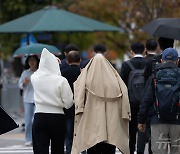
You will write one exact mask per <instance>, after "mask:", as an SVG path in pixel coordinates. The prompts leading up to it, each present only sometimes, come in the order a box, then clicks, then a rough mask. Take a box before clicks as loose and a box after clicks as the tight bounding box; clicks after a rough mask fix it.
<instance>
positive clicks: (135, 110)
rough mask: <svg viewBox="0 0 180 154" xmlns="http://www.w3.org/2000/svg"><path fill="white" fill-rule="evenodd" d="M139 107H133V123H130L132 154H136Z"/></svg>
mask: <svg viewBox="0 0 180 154" xmlns="http://www.w3.org/2000/svg"><path fill="white" fill-rule="evenodd" d="M138 112H139V107H138V106H137V107H131V121H130V122H129V148H130V154H134V151H135V149H136V148H135V146H136V134H137V115H138Z"/></svg>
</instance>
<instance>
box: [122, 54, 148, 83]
mask: <svg viewBox="0 0 180 154" xmlns="http://www.w3.org/2000/svg"><path fill="white" fill-rule="evenodd" d="M129 61H130V62H131V64H132V65H133V66H134V68H135V69H143V68H144V67H145V64H146V60H145V59H144V58H143V57H134V58H132V59H130V60H129ZM130 72H131V68H130V67H129V65H128V64H127V62H126V61H124V62H123V63H122V66H121V71H120V76H121V78H122V80H123V81H124V83H125V84H126V86H127V85H128V77H129V73H130Z"/></svg>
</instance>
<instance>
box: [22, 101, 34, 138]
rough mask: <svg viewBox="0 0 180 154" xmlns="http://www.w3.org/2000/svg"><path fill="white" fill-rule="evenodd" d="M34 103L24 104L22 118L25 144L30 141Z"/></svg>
mask: <svg viewBox="0 0 180 154" xmlns="http://www.w3.org/2000/svg"><path fill="white" fill-rule="evenodd" d="M34 110H35V105H34V103H28V102H24V117H25V139H26V142H29V141H32V122H33V119H34Z"/></svg>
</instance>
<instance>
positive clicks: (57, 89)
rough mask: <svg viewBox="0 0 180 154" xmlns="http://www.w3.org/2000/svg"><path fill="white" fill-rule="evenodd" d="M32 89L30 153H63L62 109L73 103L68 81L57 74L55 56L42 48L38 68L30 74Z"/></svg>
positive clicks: (63, 129) (63, 126) (63, 125)
mask: <svg viewBox="0 0 180 154" xmlns="http://www.w3.org/2000/svg"><path fill="white" fill-rule="evenodd" d="M31 81H32V85H33V88H34V101H35V106H36V109H35V116H34V121H33V151H34V154H45V153H49V145H50V141H51V154H57V153H64V137H65V117H64V111H63V108H66V109H68V108H70V107H71V106H72V105H73V94H72V91H71V88H70V86H69V84H68V81H67V80H66V79H65V78H64V77H62V76H61V72H60V69H59V63H58V60H57V58H56V57H55V56H54V55H53V54H52V53H50V52H49V51H48V50H47V49H46V48H44V49H43V51H42V54H41V58H40V64H39V68H38V70H37V71H36V72H35V73H34V74H33V75H32V76H31Z"/></svg>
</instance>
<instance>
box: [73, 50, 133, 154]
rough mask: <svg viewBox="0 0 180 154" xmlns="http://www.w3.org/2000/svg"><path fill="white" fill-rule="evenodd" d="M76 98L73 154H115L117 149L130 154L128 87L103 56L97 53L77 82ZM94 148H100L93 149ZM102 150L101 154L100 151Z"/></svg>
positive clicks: (75, 86) (75, 84)
mask: <svg viewBox="0 0 180 154" xmlns="http://www.w3.org/2000/svg"><path fill="white" fill-rule="evenodd" d="M74 99H75V130H74V140H73V147H72V154H78V153H80V152H82V151H84V150H86V149H87V154H89V153H94V154H96V153H103V152H102V151H106V152H104V153H108V154H111V153H115V149H116V147H117V148H118V149H119V150H120V151H121V152H122V153H124V154H129V132H128V130H129V128H128V124H129V120H130V106H129V99H128V93H127V87H126V85H125V84H124V82H123V81H122V79H121V78H120V76H119V74H118V73H117V71H116V70H115V69H114V68H113V66H112V65H111V64H110V62H109V61H108V60H107V59H106V58H105V57H104V56H103V55H102V54H100V53H97V54H96V55H95V56H94V57H93V58H92V59H91V60H90V61H89V63H88V64H87V65H86V67H85V68H84V69H83V70H82V72H81V74H80V75H79V77H78V79H77V80H76V81H75V83H74ZM94 147H97V148H95V149H94V150H93V149H92V148H94ZM90 149H92V150H90ZM99 149H101V150H100V151H101V152H98V151H99ZM102 149H103V150H102ZM90 151H91V152H90ZM104 153H103V154H104Z"/></svg>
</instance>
